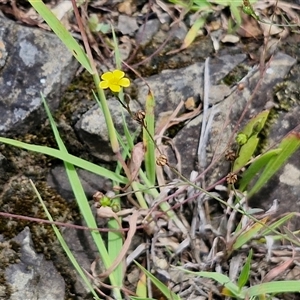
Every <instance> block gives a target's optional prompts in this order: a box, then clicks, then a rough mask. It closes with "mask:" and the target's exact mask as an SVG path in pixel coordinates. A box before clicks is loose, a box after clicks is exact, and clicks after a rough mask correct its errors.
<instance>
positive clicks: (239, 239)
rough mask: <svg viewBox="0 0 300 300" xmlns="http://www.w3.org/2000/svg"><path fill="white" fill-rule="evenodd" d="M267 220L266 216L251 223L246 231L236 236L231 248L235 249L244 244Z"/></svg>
mask: <svg viewBox="0 0 300 300" xmlns="http://www.w3.org/2000/svg"><path fill="white" fill-rule="evenodd" d="M267 220H268V218H267V217H266V218H264V219H262V220H261V221H260V223H255V224H253V225H252V226H251V227H250V228H249V229H248V230H247V231H245V232H244V233H242V234H241V235H239V236H238V237H237V238H236V241H235V242H234V244H233V247H232V249H233V250H237V249H239V248H240V247H242V246H243V245H245V244H246V243H247V242H249V241H250V240H251V239H252V238H253V237H254V236H255V235H256V234H257V233H258V232H259V231H260V230H261V229H262V228H263V225H264V224H265V223H266V222H267Z"/></svg>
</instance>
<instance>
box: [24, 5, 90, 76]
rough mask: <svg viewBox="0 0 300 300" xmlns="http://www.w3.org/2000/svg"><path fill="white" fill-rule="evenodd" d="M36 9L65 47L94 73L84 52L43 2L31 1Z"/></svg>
mask: <svg viewBox="0 0 300 300" xmlns="http://www.w3.org/2000/svg"><path fill="white" fill-rule="evenodd" d="M29 2H30V4H31V5H32V6H33V7H34V9H35V10H36V11H37V12H38V13H39V14H40V15H41V16H42V18H43V19H44V20H45V21H46V23H47V24H48V25H49V26H50V28H51V29H52V30H53V31H54V33H55V34H56V35H57V36H58V37H59V38H60V39H61V41H62V42H63V43H64V44H65V46H66V47H67V48H68V49H69V50H70V51H71V53H72V54H73V55H74V56H75V58H76V59H77V60H78V61H79V63H80V64H81V65H82V66H83V67H84V68H85V69H86V70H87V71H88V72H89V73H91V74H92V73H93V70H92V68H91V65H90V62H89V60H88V57H87V55H86V54H85V52H84V50H83V49H82V48H81V47H80V45H79V44H78V43H77V42H76V40H75V39H74V38H73V37H72V35H71V34H70V33H69V32H68V31H67V29H66V28H65V27H64V26H63V25H62V24H61V23H60V21H59V20H58V19H57V18H56V16H55V15H54V14H53V13H52V11H51V10H50V9H49V8H48V7H47V6H46V5H45V4H44V3H43V2H42V1H41V0H29Z"/></svg>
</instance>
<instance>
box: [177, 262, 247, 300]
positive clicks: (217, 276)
mask: <svg viewBox="0 0 300 300" xmlns="http://www.w3.org/2000/svg"><path fill="white" fill-rule="evenodd" d="M177 269H179V270H181V271H183V272H185V273H188V274H193V275H195V276H201V277H205V278H210V279H213V280H215V281H217V282H218V283H220V284H221V285H222V286H224V287H225V288H226V289H228V290H229V291H230V292H231V293H232V294H233V295H234V296H235V297H237V298H239V299H241V298H242V297H241V292H240V289H239V288H238V286H237V285H235V284H234V283H233V282H231V281H230V279H229V277H228V276H226V275H224V274H221V273H217V272H193V271H189V270H186V269H184V268H181V267H177ZM242 299H245V298H242Z"/></svg>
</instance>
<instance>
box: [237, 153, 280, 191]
mask: <svg viewBox="0 0 300 300" xmlns="http://www.w3.org/2000/svg"><path fill="white" fill-rule="evenodd" d="M281 151H282V149H273V150H270V151H268V152H266V153H264V154H263V155H261V156H260V157H258V158H257V159H255V161H254V162H253V163H251V165H250V167H249V168H248V169H247V170H246V171H245V172H244V173H243V175H242V179H241V180H240V182H239V190H240V191H242V192H243V191H244V190H245V189H246V188H247V185H248V184H249V183H250V181H251V180H252V179H253V178H254V176H255V175H256V174H258V172H259V171H260V170H261V169H263V168H264V167H265V166H266V165H267V164H268V162H269V161H270V159H271V158H272V157H273V156H275V155H278V154H279V153H280V152H281Z"/></svg>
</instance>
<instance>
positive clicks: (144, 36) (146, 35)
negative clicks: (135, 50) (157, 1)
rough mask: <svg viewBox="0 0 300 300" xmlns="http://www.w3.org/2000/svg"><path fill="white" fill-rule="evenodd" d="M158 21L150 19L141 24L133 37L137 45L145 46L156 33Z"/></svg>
mask: <svg viewBox="0 0 300 300" xmlns="http://www.w3.org/2000/svg"><path fill="white" fill-rule="evenodd" d="M159 26H160V23H159V20H157V19H152V20H149V21H148V22H146V23H145V24H143V25H141V26H140V28H139V30H138V32H137V33H136V36H135V39H136V42H137V44H138V45H141V46H145V45H146V44H148V43H149V42H150V41H151V39H152V38H153V36H154V35H155V34H156V33H157V31H158V29H159Z"/></svg>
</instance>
